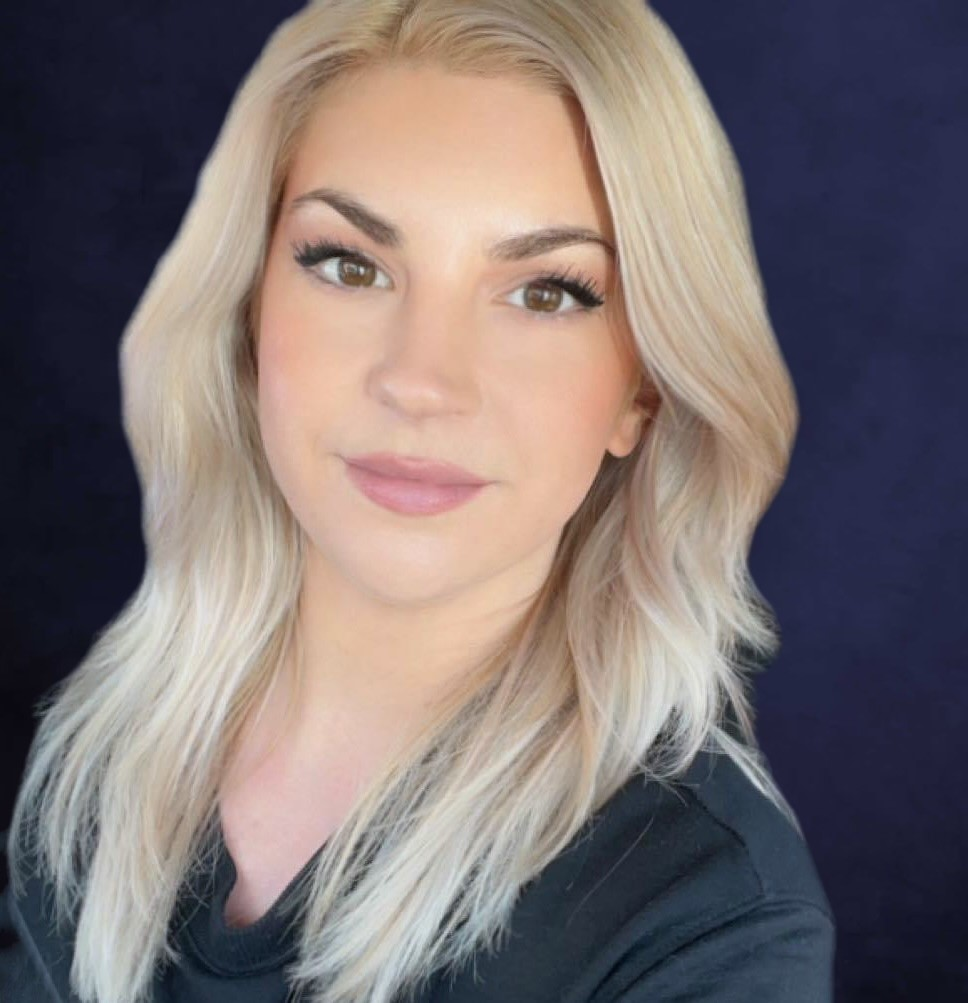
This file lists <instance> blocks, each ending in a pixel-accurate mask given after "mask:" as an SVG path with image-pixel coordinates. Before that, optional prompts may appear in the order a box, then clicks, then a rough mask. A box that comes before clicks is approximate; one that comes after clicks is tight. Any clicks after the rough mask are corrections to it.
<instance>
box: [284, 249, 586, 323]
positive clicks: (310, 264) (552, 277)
mask: <svg viewBox="0 0 968 1003" xmlns="http://www.w3.org/2000/svg"><path fill="white" fill-rule="evenodd" d="M293 251H294V252H295V260H296V262H297V263H298V264H300V265H301V266H302V267H303V268H305V269H307V271H312V269H313V268H315V266H316V265H319V264H321V263H322V262H323V261H326V260H327V259H329V258H341V257H350V258H358V259H360V260H361V261H364V262H366V263H367V264H371V265H374V266H375V267H376V263H375V262H373V261H371V259H370V258H369V256H368V255H366V254H364V253H363V252H362V251H361V250H359V249H358V248H355V247H351V246H349V245H347V244H343V243H340V242H339V241H329V240H319V241H312V242H311V241H303V242H302V243H300V244H293ZM314 275H315V277H316V278H317V279H319V281H320V282H324V283H326V285H334V284H335V283H332V282H330V281H329V280H328V279H324V278H322V276H320V275H318V274H315V273H314ZM525 285H550V286H556V287H557V288H559V289H562V290H563V291H564V292H566V293H568V294H569V295H571V296H573V297H574V298H575V300H576V301H577V302H578V303H579V304H580V305H579V307H578V308H576V309H574V310H565V311H556V312H554V313H548V314H546V315H545V316H546V317H548V318H549V319H552V320H558V319H560V318H562V317H568V316H570V315H572V314H576V313H589V312H591V311H593V310H596V309H598V308H599V307H600V306H602V304H603V303H604V302H605V300H604V298H603V297H602V295H601V293H599V291H598V287H597V286H596V284H595V283H594V282H593V281H592V279H590V278H589V277H588V276H587V275H583V274H582V273H581V272H580V271H578V270H576V269H572V270H571V271H570V273H569V272H562V271H557V270H556V271H549V272H542V273H541V274H540V275H537V276H535V277H534V278H533V279H531V280H530V281H528V282H527V283H525ZM336 288H337V289H340V288H346V287H344V286H339V285H337V286H336ZM526 312H527V313H532V314H535V315H538V316H540V315H541V314H542V311H540V310H528V311H526Z"/></svg>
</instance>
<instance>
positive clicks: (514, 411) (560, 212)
mask: <svg viewBox="0 0 968 1003" xmlns="http://www.w3.org/2000/svg"><path fill="white" fill-rule="evenodd" d="M584 128H585V126H584V120H583V118H582V115H581V112H580V109H579V108H578V107H577V106H576V105H575V103H574V102H570V101H567V100H565V99H562V98H560V97H558V96H555V95H553V94H551V93H549V92H545V91H541V90H537V89H535V88H534V86H533V85H531V84H527V83H524V82H522V81H519V80H516V79H510V78H500V79H483V78H474V77H464V76H454V75H450V74H448V73H446V72H445V71H443V70H441V69H438V68H435V67H430V66H422V67H415V66H409V65H408V66H404V65H392V66H381V67H378V68H368V69H367V70H365V71H363V73H362V74H361V75H358V76H356V77H355V78H354V79H352V81H349V80H346V81H340V82H339V83H337V84H336V85H335V87H333V88H331V89H330V90H329V91H327V93H326V94H325V95H324V96H323V98H322V100H321V102H320V103H319V104H318V105H317V107H316V109H315V112H314V115H313V117H312V118H311V120H310V122H309V124H308V128H307V131H306V132H305V133H304V135H303V137H302V140H301V144H300V146H299V148H298V150H297V154H296V157H295V160H294V163H293V166H292V169H291V171H290V173H289V176H288V179H287V184H286V188H285V192H284V196H283V205H282V211H281V212H280V215H279V221H278V224H277V226H276V227H275V230H274V232H273V234H272V239H271V246H270V251H269V255H268V259H267V265H266V271H265V274H264V279H263V285H262V288H261V291H260V298H259V314H258V325H257V332H256V338H257V357H258V372H259V381H258V386H259V394H258V405H259V421H260V426H261V433H262V438H263V442H264V445H265V449H266V453H267V456H268V459H269V463H270V466H271V469H272V471H273V475H274V477H275V479H276V481H277V483H278V485H279V488H280V490H281V491H282V493H283V495H284V496H285V498H286V500H287V502H288V504H289V506H290V507H291V509H292V511H293V513H294V515H295V517H296V518H297V519H298V521H299V523H300V524H301V526H302V527H303V529H304V531H305V534H306V538H307V544H308V546H307V555H308V556H307V564H306V570H305V579H304V586H303V596H302V602H301V607H300V631H301V634H302V637H303V643H304V645H305V658H306V662H305V664H306V689H305V692H304V693H303V694H302V696H301V698H300V700H299V716H298V719H297V720H296V721H295V723H294V725H293V726H292V727H291V728H289V729H288V730H287V732H286V735H285V740H284V742H283V745H282V746H281V747H279V749H278V750H277V751H276V752H275V753H273V757H272V758H271V759H269V760H267V761H265V762H264V763H263V764H262V766H260V768H259V770H258V771H252V772H250V774H249V787H248V790H249V792H250V793H249V796H248V799H247V803H248V804H249V805H250V806H251V810H250V811H249V812H248V817H249V822H248V823H243V822H241V821H240V822H238V826H237V830H236V831H237V835H238V840H237V845H238V853H237V854H235V855H236V856H238V855H240V854H241V852H242V849H241V843H242V842H243V841H244V838H246V837H245V835H244V834H245V833H246V832H247V833H248V837H249V838H250V839H251V841H252V842H253V845H256V844H259V850H258V852H256V851H255V850H253V851H252V854H251V856H252V857H253V858H254V856H259V854H262V856H263V857H265V856H266V855H269V856H271V855H272V853H275V854H276V859H277V860H279V861H282V860H283V859H286V853H287V852H288V854H289V856H288V864H283V863H280V864H279V865H278V866H277V868H276V872H275V874H274V876H273V875H270V874H269V873H268V872H266V876H265V880H264V881H263V884H262V897H261V899H260V898H259V891H258V889H255V890H254V891H253V893H252V899H251V902H250V910H249V911H250V913H251V914H252V915H253V916H254V915H257V914H259V912H260V910H261V907H262V906H266V905H267V904H268V902H270V901H271V899H272V894H273V891H274V890H276V889H277V888H281V887H282V886H283V885H284V884H285V883H286V881H287V880H288V878H289V877H291V876H292V874H293V873H295V871H296V870H298V868H299V866H301V864H302V862H304V860H305V859H307V858H308V856H309V855H310V853H311V852H312V850H313V849H314V848H315V847H316V846H318V845H319V844H320V843H321V842H322V837H323V836H324V835H325V833H326V831H327V830H328V829H329V828H331V827H332V825H333V824H335V822H336V820H337V819H338V816H339V814H340V812H341V811H342V810H343V809H345V807H346V805H347V804H348V799H349V798H350V797H351V796H352V791H353V789H354V784H355V783H357V782H358V781H359V779H360V778H361V777H363V776H364V775H366V773H367V771H368V770H369V769H371V768H373V767H374V766H375V764H376V763H377V762H378V761H379V760H380V758H381V756H385V755H387V754H388V749H389V748H390V747H391V746H392V744H393V742H394V740H395V739H397V738H399V737H401V736H402V735H403V734H404V733H405V732H406V730H407V729H408V728H409V727H412V726H414V725H415V724H416V723H418V722H419V720H420V713H421V708H422V707H423V706H424V704H425V701H426V700H427V699H428V698H429V697H430V696H431V695H432V694H433V693H434V692H435V691H436V690H437V688H438V687H439V686H440V685H441V684H442V683H443V682H446V681H447V680H448V679H451V678H452V677H453V674H454V673H455V672H460V671H461V668H462V666H463V665H465V664H467V660H468V658H469V657H470V655H471V654H472V653H473V652H475V651H477V650H479V649H481V648H483V647H484V646H486V645H488V644H489V643H491V642H493V641H494V640H495V639H497V637H498V636H499V635H500V634H502V633H503V632H505V631H506V630H507V629H508V628H509V627H510V626H511V625H512V623H513V622H514V621H515V620H516V619H517V618H518V617H519V616H520V615H521V613H522V612H523V611H524V609H525V607H526V605H527V604H528V602H529V601H530V600H531V599H532V598H533V597H534V595H535V593H536V592H537V591H538V589H539V588H540V586H541V584H542V583H543V582H544V580H545V578H546V576H547V574H548V571H549V569H550V567H551V563H552V559H553V556H554V553H555V549H556V546H557V544H558V541H559V539H560V536H561V531H562V529H563V527H564V525H565V523H566V522H567V520H568V519H569V518H570V517H571V515H572V514H573V513H574V512H575V510H576V509H577V508H578V507H579V505H580V503H581V501H582V500H583V498H584V497H585V495H586V493H587V491H588V489H589V487H590V486H591V484H592V482H593V480H594V478H595V475H596V472H597V471H598V468H599V466H600V464H601V462H602V459H603V457H604V455H605V453H606V451H607V452H610V453H612V454H613V455H614V456H619V457H621V456H626V455H627V454H628V453H629V452H630V451H631V450H632V449H633V448H634V447H635V445H636V443H637V442H638V440H639V437H640V435H641V431H642V423H643V420H644V418H645V413H644V410H643V404H642V403H641V397H636V396H635V392H636V390H637V389H638V388H639V387H640V380H641V378H642V377H641V370H640V368H639V364H638V361H637V359H636V356H635V354H634V352H633V349H632V342H631V338H630V335H629V331H628V328H627V325H626V321H625V316H624V309H623V307H622V305H621V298H620V295H619V288H618V284H617V265H616V262H615V261H614V259H613V258H612V256H611V255H610V254H609V252H608V251H607V250H606V249H605V248H603V247H601V246H598V245H597V244H594V243H579V244H574V245H572V246H568V247H562V248H558V249H555V250H552V251H550V252H547V253H544V254H542V255H540V256H538V257H534V258H530V259H527V260H523V261H518V262H494V261H491V260H489V259H488V258H487V257H486V255H485V250H484V249H485V248H486V247H487V246H489V245H490V244H491V243H493V242H495V241H497V240H498V239H500V238H502V237H506V236H508V235H510V234H513V233H520V232H523V231H528V230H532V229H534V228H538V227H541V226H547V225H552V224H572V225H580V226H585V227H588V228H590V229H592V230H595V231H597V232H598V233H600V234H601V235H602V236H603V237H605V238H606V239H607V240H608V241H609V242H610V243H611V244H612V245H613V246H614V243H615V237H614V230H613V228H612V223H611V218H610V212H609V208H608V203H607V201H606V197H605V194H604V190H603V188H602V184H601V179H600V176H599V174H598V170H597V166H596V163H595V160H594V155H593V152H592V147H591V143H590V141H587V142H586V141H585V139H584ZM324 185H326V186H331V187H334V188H338V189H343V190H345V191H348V192H351V193H353V194H354V195H355V196H356V197H357V198H358V199H359V200H360V201H362V202H364V203H365V204H366V205H367V206H368V207H370V208H371V209H373V210H374V211H376V212H377V213H379V214H380V215H381V216H384V217H386V218H388V219H390V220H392V221H393V222H394V223H395V224H396V226H398V227H399V229H400V230H401V231H402V234H403V237H404V246H403V247H400V248H396V249H391V248H387V247H383V246H380V245H379V244H378V243H376V242H374V241H373V240H372V239H370V238H369V237H367V236H366V235H364V234H363V233H362V232H361V231H360V230H358V229H357V228H356V227H355V226H353V224H352V223H350V222H349V221H348V220H347V219H345V218H344V217H343V216H342V215H340V213H338V212H337V211H336V210H335V209H333V208H332V207H330V206H328V205H324V204H322V203H312V204H309V205H306V206H304V207H302V208H298V209H296V210H291V209H290V207H291V203H292V200H293V199H294V198H295V197H297V196H299V195H301V194H303V193H306V192H308V191H310V190H313V189H317V188H319V187H321V186H324ZM321 238H327V239H331V240H337V241H341V242H344V243H350V244H351V245H352V246H354V247H356V248H359V249H360V250H361V251H362V252H363V253H364V254H365V255H366V256H367V257H368V258H369V259H370V261H371V262H372V263H373V264H374V265H375V266H376V269H377V271H376V272H375V273H373V277H372V282H373V284H372V285H370V287H369V288H366V287H363V288H357V287H353V286H349V285H344V286H343V287H342V288H341V287H339V286H338V285H325V284H324V283H323V282H321V281H320V279H319V278H318V277H314V276H313V275H312V274H311V272H310V271H307V270H306V269H305V268H304V267H302V266H301V265H300V264H298V263H297V262H296V261H295V260H294V251H293V245H294V244H297V245H298V244H300V243H302V242H304V241H310V242H312V241H314V240H319V239H321ZM343 261H344V266H345V263H346V259H343ZM339 264H340V261H339V259H330V261H329V262H327V263H320V264H317V265H316V266H314V268H315V271H316V273H317V276H318V275H319V274H325V275H326V276H328V277H329V278H330V279H331V281H333V282H336V283H338V282H339V281H340V274H339V270H338V266H339ZM549 269H553V270H557V269H561V270H567V271H568V272H569V273H570V274H573V273H574V271H575V270H580V271H581V272H583V273H584V274H585V275H587V276H588V277H590V278H591V279H592V280H593V281H594V283H595V285H596V287H597V289H598V291H599V292H600V293H603V294H604V296H605V298H606V303H605V305H604V306H602V307H601V308H599V309H597V310H593V311H591V312H585V313H582V312H578V308H579V306H580V304H579V303H578V302H577V301H576V300H574V299H573V298H572V297H571V296H570V295H569V294H567V293H556V292H555V291H554V290H553V289H552V290H551V293H550V294H551V296H552V297H553V298H555V297H557V298H556V299H554V306H553V307H552V309H553V310H557V311H558V313H557V314H549V313H546V312H543V311H542V310H541V309H540V308H535V307H534V306H533V305H532V306H530V308H529V306H528V302H529V301H527V300H526V299H525V294H526V293H527V292H528V290H529V289H532V293H533V292H534V288H533V286H534V285H536V286H537V289H538V291H539V292H540V290H541V289H542V288H544V287H543V286H542V285H541V284H540V283H536V276H538V275H539V274H540V273H541V272H542V271H546V270H549ZM343 281H344V282H345V281H346V278H345V272H344V277H343ZM350 281H352V279H350ZM533 302H534V301H533V300H532V301H531V303H532V304H533ZM569 311H574V312H569ZM382 450H387V451H393V452H398V453H403V454H407V455H419V456H427V457H433V458H437V459H443V460H449V461H451V462H456V463H459V464H461V465H462V466H464V467H468V468H470V469H471V470H472V471H473V472H474V473H475V474H477V475H479V476H482V477H485V478H487V479H488V480H490V481H491V482H492V483H490V484H489V485H488V486H487V487H485V488H484V489H483V490H482V491H481V492H480V493H479V494H478V495H477V496H476V497H475V498H473V499H472V500H471V501H470V502H468V503H465V504H464V505H463V506H460V507H458V508H456V509H452V510H450V511H448V512H444V513H441V514H437V515H432V516H414V515H402V514H398V513H394V512H391V511H388V510H386V509H383V508H381V507H379V506H377V505H375V504H374V503H373V502H371V501H370V500H369V499H368V498H366V497H365V496H364V495H363V494H361V493H360V491H359V490H358V489H357V488H356V487H355V486H354V484H353V483H352V482H351V481H350V480H349V478H348V477H347V474H346V469H345V464H344V460H343V459H342V458H341V457H342V456H347V455H352V454H357V453H365V452H372V451H382ZM267 720H269V721H271V720H272V711H270V712H269V717H268V719H267ZM243 772H244V771H243ZM240 775H241V774H240ZM307 782H308V783H310V784H311V785H314V786H315V789H316V791H317V793H318V797H316V798H313V799H307V797H306V790H305V785H306V783H307ZM267 800H273V801H275V802H277V803H281V802H285V803H286V804H287V806H292V805H296V804H306V803H307V800H309V801H312V802H313V806H312V810H309V809H307V810H306V811H305V814H304V816H303V824H302V825H301V826H300V823H299V816H298V812H297V818H296V822H295V829H294V831H295V832H297V833H298V835H296V836H294V837H292V838H291V839H290V841H289V845H288V851H286V849H285V848H282V847H280V846H279V845H275V847H274V849H270V847H269V841H270V839H269V836H268V835H267V834H266V833H265V832H264V831H263V832H262V834H261V836H260V835H259V833H258V830H257V828H253V826H255V825H256V823H255V822H254V821H253V820H254V819H256V817H258V816H261V817H265V816H266V814H267V812H266V801H267ZM245 801H246V798H244V797H242V796H241V795H240V797H239V799H238V800H237V801H236V802H235V803H236V804H242V803H243V802H245ZM321 804H325V805H328V806H329V807H328V809H327V810H325V811H323V812H322V815H323V816H325V817H321V813H320V808H319V806H320V805H321ZM256 805H258V808H256ZM287 810H290V809H289V808H287ZM290 814H291V811H290ZM227 815H228V810H227V802H226V806H223V816H227ZM245 815H246V812H245V810H244V809H243V808H241V807H240V808H239V809H238V812H237V813H236V814H235V815H234V816H233V817H234V818H236V819H241V818H243V817H244V816H245ZM246 825H248V828H247V829H246ZM226 832H228V829H227V828H226ZM260 839H261V844H260ZM230 845H231V844H230ZM241 908H242V912H241V913H240V915H242V914H244V905H243V907H241Z"/></svg>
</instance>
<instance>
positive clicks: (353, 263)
mask: <svg viewBox="0 0 968 1003" xmlns="http://www.w3.org/2000/svg"><path fill="white" fill-rule="evenodd" d="M334 260H336V261H338V262H339V264H338V265H337V268H336V271H337V274H338V275H339V279H340V282H342V283H344V284H345V285H348V286H357V287H363V288H366V287H368V286H371V285H373V279H374V277H375V275H376V268H375V267H374V265H373V262H371V261H364V260H363V259H362V258H353V257H349V256H347V255H344V256H343V257H341V258H336V259H334Z"/></svg>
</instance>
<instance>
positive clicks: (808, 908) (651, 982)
mask: <svg viewBox="0 0 968 1003" xmlns="http://www.w3.org/2000/svg"><path fill="white" fill-rule="evenodd" d="M834 951H835V926H834V921H833V918H832V917H831V916H830V914H829V913H827V912H825V911H824V910H822V909H821V908H819V907H818V906H817V905H816V904H815V903H813V902H804V901H799V900H788V901H770V902H765V903H760V904H758V905H757V906H755V907H753V908H752V909H750V910H749V911H747V912H744V913H742V914H741V915H739V916H737V917H734V918H732V919H730V920H728V921H726V922H724V923H722V924H719V925H717V926H715V927H713V928H712V929H709V930H706V931H704V932H703V933H702V934H701V935H699V936H697V937H696V938H694V939H693V940H690V941H688V942H687V943H685V944H683V945H682V946H681V947H680V948H679V949H678V950H676V951H674V952H673V953H672V954H670V955H667V956H666V957H665V958H663V959H662V960H661V961H659V962H657V963H655V964H653V965H651V966H650V967H648V968H647V969H646V970H644V971H642V972H640V973H638V974H637V975H636V976H634V978H633V981H632V982H631V983H626V986H625V988H624V989H622V990H620V991H618V993H617V995H616V994H614V993H606V994H604V995H601V996H599V997H596V1003H606V1001H608V1003H654V1001H656V1000H661V1001H662V1003H750V1001H751V1000H756V1003H832V1001H833V962H834ZM623 968H624V966H623ZM616 988H617V987H616Z"/></svg>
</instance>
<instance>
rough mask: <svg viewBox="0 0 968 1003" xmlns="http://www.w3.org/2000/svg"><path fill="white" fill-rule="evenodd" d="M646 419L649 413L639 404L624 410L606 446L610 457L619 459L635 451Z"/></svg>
mask: <svg viewBox="0 0 968 1003" xmlns="http://www.w3.org/2000/svg"><path fill="white" fill-rule="evenodd" d="M648 417H649V411H648V409H647V408H646V407H645V406H644V405H643V404H641V403H636V404H635V406H632V407H629V408H628V409H627V410H626V412H625V414H624V415H622V418H621V421H620V423H619V427H618V429H617V431H616V433H615V435H614V436H613V437H612V441H611V442H610V443H609V445H608V451H609V452H610V453H611V454H612V456H615V457H617V458H619V459H621V458H622V457H625V456H628V455H629V453H631V452H632V450H633V449H635V447H636V446H637V445H638V444H639V441H640V440H641V438H642V431H643V429H644V428H645V423H646V420H647V419H648Z"/></svg>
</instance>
